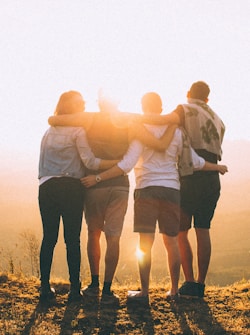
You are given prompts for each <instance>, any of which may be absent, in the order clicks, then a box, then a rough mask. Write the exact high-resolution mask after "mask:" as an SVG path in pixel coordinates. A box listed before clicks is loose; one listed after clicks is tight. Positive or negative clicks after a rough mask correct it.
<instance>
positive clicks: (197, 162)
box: [191, 148, 205, 170]
mask: <svg viewBox="0 0 250 335" xmlns="http://www.w3.org/2000/svg"><path fill="white" fill-rule="evenodd" d="M191 155H192V161H193V166H194V168H195V169H197V170H201V169H202V168H203V167H204V165H205V159H204V158H202V157H200V156H199V155H197V153H196V152H195V151H194V149H193V148H191Z"/></svg>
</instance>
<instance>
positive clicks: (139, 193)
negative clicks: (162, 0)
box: [134, 186, 180, 236]
mask: <svg viewBox="0 0 250 335" xmlns="http://www.w3.org/2000/svg"><path fill="white" fill-rule="evenodd" d="M157 221H158V225H159V232H160V233H162V234H166V235H169V236H176V235H177V234H178V232H179V225H180V192H179V190H176V189H173V188H168V187H162V186H150V187H145V188H142V189H138V190H135V192H134V232H139V233H154V232H155V229H156V223H157Z"/></svg>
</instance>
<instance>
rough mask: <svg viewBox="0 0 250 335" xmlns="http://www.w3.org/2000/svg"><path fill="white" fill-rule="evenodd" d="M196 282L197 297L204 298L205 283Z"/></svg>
mask: <svg viewBox="0 0 250 335" xmlns="http://www.w3.org/2000/svg"><path fill="white" fill-rule="evenodd" d="M197 284H198V297H199V298H204V293H205V284H201V283H197Z"/></svg>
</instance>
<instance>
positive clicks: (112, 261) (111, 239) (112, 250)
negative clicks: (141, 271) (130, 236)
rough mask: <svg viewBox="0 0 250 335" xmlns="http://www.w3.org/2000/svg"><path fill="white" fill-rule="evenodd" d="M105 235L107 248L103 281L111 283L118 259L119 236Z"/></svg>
mask: <svg viewBox="0 0 250 335" xmlns="http://www.w3.org/2000/svg"><path fill="white" fill-rule="evenodd" d="M105 236H106V242H107V249H106V255H105V275H104V282H107V283H112V281H113V277H114V274H115V270H116V267H117V264H118V260H119V253H120V245H119V244H120V236H107V235H105Z"/></svg>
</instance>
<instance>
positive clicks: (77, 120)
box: [48, 112, 93, 129]
mask: <svg viewBox="0 0 250 335" xmlns="http://www.w3.org/2000/svg"><path fill="white" fill-rule="evenodd" d="M92 116H93V113H83V112H81V113H75V114H64V115H56V116H55V115H54V116H50V117H49V119H48V122H49V124H50V125H51V126H71V127H84V128H85V129H88V128H89V127H90V125H91V123H92Z"/></svg>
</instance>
